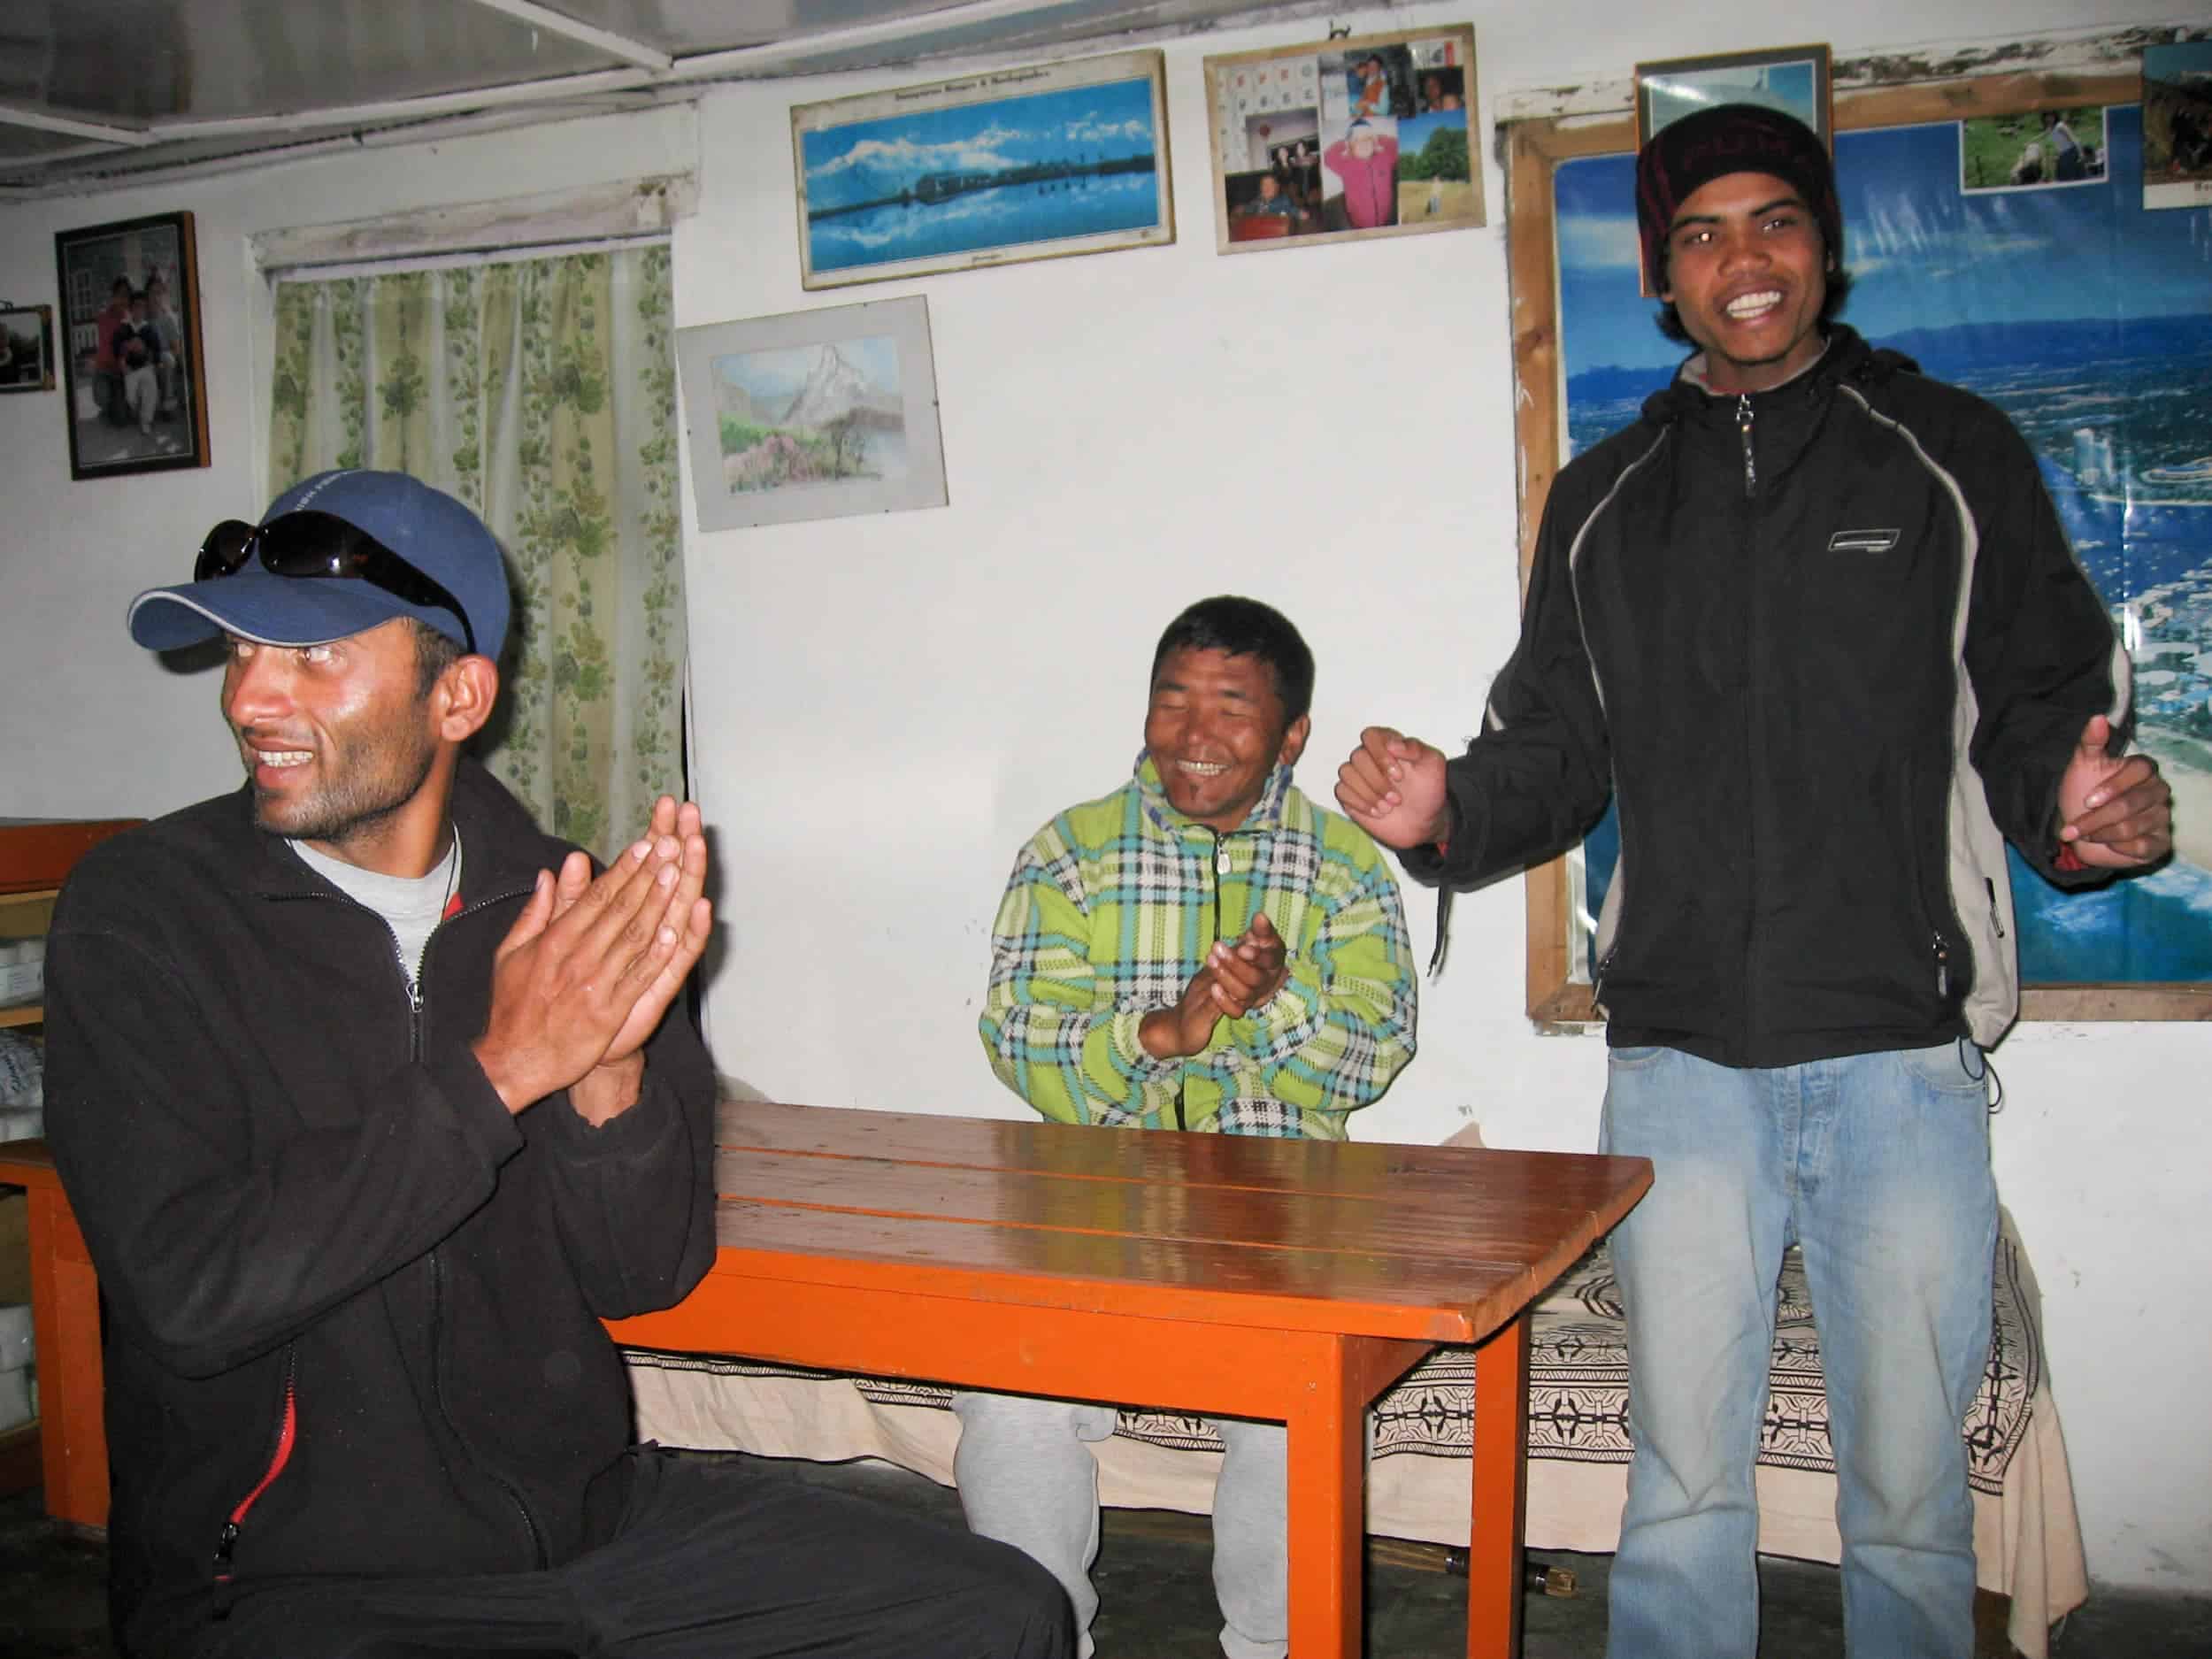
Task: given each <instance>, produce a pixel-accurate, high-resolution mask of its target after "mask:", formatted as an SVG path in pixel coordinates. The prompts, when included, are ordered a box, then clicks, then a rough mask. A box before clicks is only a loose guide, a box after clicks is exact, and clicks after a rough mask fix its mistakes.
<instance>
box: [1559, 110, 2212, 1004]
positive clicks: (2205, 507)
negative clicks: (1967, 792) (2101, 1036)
mask: <svg viewBox="0 0 2212 1659" xmlns="http://www.w3.org/2000/svg"><path fill="white" fill-rule="evenodd" d="M2093 113H2094V112H2092V114H2093ZM1977 125H1978V126H1981V127H1986V123H1985V122H1982V123H1978V124H1977ZM2012 128H2013V130H2008V131H2007V132H2005V133H2004V134H2001V135H1999V134H1990V133H1987V132H1982V133H1977V134H1965V133H1962V127H1961V124H1960V123H1956V122H1945V123H1940V124H1935V125H1928V126H1915V127H1886V128H1881V129H1878V130H1875V131H1870V132H1847V133H1839V134H1837V137H1836V145H1835V152H1836V174H1837V184H1838V188H1839V191H1840V193H1841V196H1842V198H1843V220H1844V242H1845V247H1844V264H1845V265H1846V267H1847V269H1848V270H1849V271H1850V273H1851V274H1852V276H1853V279H1854V282H1855V286H1854V287H1853V289H1852V292H1851V297H1850V301H1849V303H1848V304H1847V306H1846V308H1845V310H1844V312H1843V320H1844V321H1846V322H1847V323H1849V324H1851V325H1852V326H1854V327H1855V328H1857V329H1858V331H1859V332H1860V333H1861V334H1864V335H1865V336H1866V337H1867V338H1868V339H1869V340H1870V341H1871V342H1873V343H1875V344H1876V345H1879V346H1889V347H1893V348H1894V349H1897V350H1900V351H1902V352H1904V353H1906V354H1907V355H1908V356H1909V357H1913V358H1915V359H1916V360H1917V361H1918V363H1919V364H1920V366H1921V367H1922V369H1923V370H1924V371H1925V372H1926V373H1929V374H1932V375H1934V376H1936V377H1937V378H1939V379H1940V380H1947V381H1950V382H1951V383H1953V384H1954V385H1957V386H1962V387H1964V388H1968V389H1969V390H1971V391H1973V392H1976V393H1978V394H1979V395H1980V396H1983V397H1985V398H1987V399H1988V400H1989V401H1990V402H1992V403H1994V404H1996V405H1997V406H1998V407H1999V408H2001V409H2002V410H2003V411H2005V412H2006V414H2008V415H2009V416H2010V417H2011V418H2012V420H2013V422H2014V424H2015V425H2016V426H2018V427H2019V429H2020V431H2021V433H2022V434H2024V436H2025V437H2026V439H2027V441H2028V442H2029V444H2030V446H2031V447H2032V449H2034V451H2035V454H2036V458H2037V461H2038V464H2039V466H2040V468H2041V471H2042V474H2043V481H2044V484H2045V486H2046V487H2047V488H2048V489H2049V491H2050V494H2051V499H2052V501H2053V502H2054V503H2055V504H2056V506H2057V509H2058V512H2059V516H2060V518H2061V519H2062V521H2063V523H2064V524H2065V526H2066V530H2067V534H2069V535H2070V537H2071V538H2072V541H2073V544H2074V550H2075V552H2076V553H2077V554H2078V556H2079V557H2080V559H2081V561H2082V564H2083V566H2084V567H2085V569H2086V571H2087V572H2088V573H2089V576H2090V579H2091V580H2093V582H2094V583H2095V584H2096V587H2097V590H2098V592H2099V593H2100V594H2101V595H2102V596H2103V598H2104V600H2105V603H2106V604H2107V605H2108V607H2109V608H2110V610H2111V611H2112V615H2113V618H2114V620H2115V622H2116V625H2117V626H2118V627H2119V629H2120V631H2121V635H2122V638H2123V639H2124V641H2125V642H2126V644H2127V648H2128V650H2129V652H2130V654H2131V657H2132V658H2133V661H2134V666H2135V706H2136V718H2137V725H2136V733H2135V735H2136V741H2137V743H2138V744H2139V746H2140V747H2141V748H2142V749H2144V750H2146V751H2147V752H2148V753H2150V754H2152V755H2154V756H2156V757H2158V761H2159V764H2161V766H2162V768H2163V769H2164V771H2165V773H2166V775H2167V777H2168V778H2169V779H2170V780H2171V782H2172V784H2173V790H2174V843H2175V856H2174V857H2173V858H2172V860H2171V861H2170V863H2168V864H2166V865H2165V866H2164V867H2163V868H2162V869H2160V870H2157V871H2155V872H2152V873H2150V874H2148V875H2146V876H2140V877H2136V878H2133V879H2128V880H2124V881H2115V882H2111V883H2108V885H2106V886H2104V887H2101V888H2096V889H2092V890H2090V891H2086V892H2080V891H2077V892H2071V893H2063V892H2061V891H2060V890H2059V889H2057V888H2055V887H2052V886H2050V885H2049V884H2048V883H2047V882H2046V881H2045V880H2044V879H2042V878H2041V877H2040V876H2039V875H2038V874H2036V873H2035V872H2034V871H2032V869H2031V868H2030V867H2029V866H2028V865H2027V864H2024V863H2023V862H2021V861H2020V859H2019V858H2018V856H2016V855H2014V856H2013V857H2012V889H2013V901H2014V904H2015V907H2016V913H2017V918H2018V922H2019V945H2020V965H2021V977H2022V979H2023V980H2024V982H2026V983H2028V984H2072V983H2119V984H2144V983H2154V982H2162V983H2172V982H2199V981H2212V208H2200V209H2195V210H2193V211H2182V212H2176V211H2145V208H2144V204H2143V197H2142V188H2141V182H2140V181H2141V180H2142V178H2143V169H2142V134H2143V126H2142V114H2141V110H2140V108H2139V106H2138V105H2134V104H2123V105H2112V106H2108V107H2107V108H2105V109H2104V110H2103V111H2101V119H2091V118H2090V117H2085V115H2084V114H2083V112H2079V111H2061V112H2059V119H2055V120H2053V119H2045V118H2044V117H2042V116H2040V115H2038V114H2027V115H2024V116H2021V117H2018V118H2016V119H2014V120H2013V123H2012ZM2000 136H2001V138H2002V141H2003V146H2004V149H2005V161H2006V165H2005V169H2004V172H2003V174H2002V176H2001V178H2000V179H1998V180H1996V182H1997V184H1998V186H1999V188H1962V179H1963V176H1964V173H1963V170H1962V142H1964V141H1968V140H1971V141H1972V142H1980V143H1984V144H1985V145H1986V144H1993V143H1995V142H1997V139H1998V138H1999V137H2000ZM2031 173H2032V174H2034V175H2035V176H2033V177H2030V176H2029V175H2030V174H2031ZM1555 209H1556V213H1557V226H1558V254H1559V266H1558V269H1559V295H1560V317H1561V344H1562V349H1563V357H1564V368H1565V373H1566V392H1567V428H1568V442H1569V445H1570V449H1571V451H1572V452H1574V453H1579V452H1580V451H1582V450H1583V449H1588V448H1589V447H1590V446H1591V445H1593V444H1594V443H1596V442H1598V441H1599V440H1600V439H1601V438H1603V437H1605V436H1606V435H1607V434H1609V433H1612V432H1615V431H1617V430H1618V429H1619V428H1620V427H1622V426H1626V425H1627V424H1628V423H1629V422H1630V421H1631V420H1632V419H1634V418H1635V415H1636V412H1637V410H1638V408H1639V407H1640V404H1641V403H1642V402H1643V400H1644V399H1645V398H1646V397H1647V396H1650V395H1651V394H1652V393H1653V392H1655V391H1657V390H1658V389H1660V388H1662V387H1663V386H1664V385H1665V384H1666V382H1667V380H1669V379H1670V378H1671V376H1672V374H1673V373H1674V370H1675V367H1676V365H1678V363H1679V362H1680V360H1681V357H1682V356H1683V350H1682V348H1680V347H1678V346H1676V345H1674V344H1673V343H1671V342H1669V341H1667V340H1665V339H1664V338H1663V337H1662V336H1661V335H1660V334H1659V332H1658V330H1657V329H1656V328H1655V326H1654V325H1653V319H1654V317H1655V314H1656V311H1657V307H1656V305H1655V303H1653V302H1651V301H1649V300H1644V299H1639V298H1638V297H1637V292H1636V289H1637V256H1638V247H1637V240H1636V212H1635V178H1634V162H1633V158H1632V157H1629V156H1625V155H1618V156H1603V157H1592V158H1589V159H1586V160H1578V161H1571V162H1567V163H1563V164H1562V165H1560V167H1559V168H1558V170H1557V173H1556V175H1555ZM1617 848H1618V834H1617V826H1616V824H1615V822H1614V819H1613V817H1612V815H1611V814H1610V813H1609V814H1608V815H1607V818H1606V821H1605V822H1604V823H1603V824H1601V826H1599V827H1598V829H1597V830H1595V831H1594V832H1593V833H1592V834H1591V836H1590V838H1589V840H1588V841H1586V843H1585V846H1584V849H1583V868H1582V875H1581V880H1580V883H1579V888H1580V891H1579V893H1578V900H1577V904H1576V911H1577V914H1576V916H1575V918H1574V921H1573V926H1574V928H1575V939H1574V946H1575V948H1574V949H1573V951H1572V953H1571V955H1572V958H1573V961H1574V963H1575V970H1574V972H1575V977H1576V978H1578V979H1583V980H1585V981H1586V980H1587V979H1588V978H1589V969H1590V963H1589V953H1590V944H1591V938H1592V933H1593V918H1595V916H1596V915H1597V913H1598V909H1599V906H1600V904H1601V902H1602V900H1603V896H1604V892H1605V888H1606V887H1607V885H1608V883H1609V879H1610V877H1611V873H1612V866H1613V861H1614V858H1615V856H1616V853H1617Z"/></svg>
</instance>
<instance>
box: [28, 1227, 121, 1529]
mask: <svg viewBox="0 0 2212 1659" xmlns="http://www.w3.org/2000/svg"><path fill="white" fill-rule="evenodd" d="M30 1222H31V1226H30V1233H31V1238H30V1244H31V1331H32V1339H33V1340H34V1341H35V1343H36V1345H37V1354H38V1411H39V1430H38V1433H39V1449H40V1454H41V1458H42V1462H43V1464H44V1474H45V1481H46V1513H47V1514H49V1515H50V1516H52V1517H54V1518H55V1519H56V1520H58V1521H68V1522H72V1523H73V1524H75V1525H79V1526H91V1527H101V1526H105V1525H107V1520H108V1448H107V1433H106V1429H105V1425H104V1424H103V1423H102V1421H101V1409H102V1404H101V1394H102V1389H103V1386H104V1375H103V1368H102V1364H101V1359H100V1286H99V1280H98V1279H97V1277H96V1275H95V1274H94V1272H93V1271H92V1256H91V1254H90V1252H89V1251H88V1250H87V1249H86V1248H85V1242H84V1234H83V1233H80V1232H79V1231H78V1230H77V1220H76V1217H75V1216H74V1215H73V1214H72V1213H71V1211H70V1209H69V1201H68V1200H67V1199H65V1198H64V1197H63V1196H62V1194H61V1192H60V1190H59V1189H58V1188H57V1187H42V1188H41V1187H34V1188H33V1189H32V1190H31V1215H30Z"/></svg>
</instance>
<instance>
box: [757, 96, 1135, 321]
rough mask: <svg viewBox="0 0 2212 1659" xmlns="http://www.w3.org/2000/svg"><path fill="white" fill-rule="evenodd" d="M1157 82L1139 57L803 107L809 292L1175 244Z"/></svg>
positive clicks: (803, 239) (800, 131)
mask: <svg viewBox="0 0 2212 1659" xmlns="http://www.w3.org/2000/svg"><path fill="white" fill-rule="evenodd" d="M1161 84H1162V83H1161V78H1160V58H1159V54H1158V53H1156V52H1131V53H1125V54H1122V55H1121V56H1119V57H1117V58H1094V59H1089V60H1086V61H1084V62H1080V63H1074V64H1056V65H1049V66H1048V67H1040V68H1035V69H1023V70H1010V71H1003V72H999V73H991V74H986V75H979V76H972V77H969V78H967V79H965V80H961V81H945V82H941V83H939V84H938V85H936V86H932V87H916V88H903V89H902V90H900V91H897V92H889V93H875V94H871V95H868V96H864V97H858V98H849V99H839V100H835V101H833V102H830V103H826V104H802V105H800V106H799V107H798V108H797V109H795V110H794V111H792V129H793V135H794V139H795V145H796V148H797V150H798V165H799V174H800V201H799V211H800V215H801V221H802V222H801V226H800V243H801V250H802V254H803V273H802V280H803V285H804V286H805V287H807V288H827V287H834V286H837V285H839V284H841V283H845V282H855V281H877V280H885V279H887V278H891V277H904V276H913V275H918V274H920V273H924V272H928V271H946V270H964V269H968V268H970V267H972V266H974V265H988V264H1001V263H1005V262H1008V261H1010V260H1017V259H1036V258H1044V257H1052V256H1054V255H1058V254H1066V253H1093V252H1101V251H1104V250H1108V249H1112V248H1122V247H1134V246H1141V245H1144V244H1147V243H1151V242H1171V241H1172V240H1173V239H1174V219H1173V216H1172V214H1171V212H1170V211H1169V209H1168V190H1167V186H1166V183H1165V179H1166V173H1165V169H1164V166H1163V165H1162V164H1163V161H1164V157H1163V155H1162V148H1163V146H1162V142H1161V134H1162V132H1163V128H1164V116H1163V105H1162V101H1161Z"/></svg>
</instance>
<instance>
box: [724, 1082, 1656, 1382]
mask: <svg viewBox="0 0 2212 1659" xmlns="http://www.w3.org/2000/svg"><path fill="white" fill-rule="evenodd" d="M716 1139H717V1141H718V1152H717V1156H716V1164H715V1171H716V1187H717V1190H718V1192H719V1193H720V1194H721V1211H720V1217H719V1234H720V1242H721V1245H722V1248H723V1259H722V1262H721V1263H720V1269H721V1271H730V1272H737V1273H742V1274H746V1275H749V1276H757V1277H759V1276H772V1277H776V1278H780V1279H797V1280H803V1281H805V1282H810V1283H815V1284H822V1285H852V1286H871V1287H873V1288H881V1287H882V1286H883V1285H884V1284H885V1283H886V1280H887V1278H889V1279H891V1280H892V1281H893V1282H895V1283H902V1284H905V1285H906V1286H909V1287H910V1288H911V1289H912V1290H913V1292H914V1294H918V1295H950V1296H957V1297H961V1298H964V1299H967V1300H971V1301H987V1302H1015V1303H1023V1304H1027V1305H1032V1306H1037V1307H1064V1308H1083V1309H1088V1310H1099V1311H1107V1312H1124V1313H1132V1314H1141V1315H1145V1316H1148V1317H1169V1318H1189V1319H1197V1320H1202V1321H1206V1322H1210V1323H1219V1324H1235V1325H1265V1326H1268V1327H1271V1328H1279V1329H1285V1330H1314V1331H1329V1332H1340V1333H1345V1334H1348V1335H1361V1336H1377V1337H1392V1338H1402V1339H1416V1340H1427V1341H1438V1342H1474V1341H1479V1340H1481V1339H1483V1338H1484V1337H1486V1336H1487V1335H1488V1334H1489V1333H1491V1332H1492V1331H1494V1330H1495V1329H1496V1328H1497V1327H1498V1326H1499V1325H1502V1324H1503V1323H1504V1322H1505V1321H1506V1320H1508V1319H1509V1318H1511V1317H1513V1316H1514V1314H1516V1313H1517V1312H1518V1311H1519V1310H1520V1309H1521V1308H1522V1307H1523V1306H1525V1304H1526V1303H1527V1302H1529V1301H1531V1300H1532V1299H1533V1298H1534V1297H1535V1296H1537V1295H1539V1294H1541V1292H1542V1291H1543V1289H1544V1287H1545V1286H1548V1284H1550V1283H1551V1281H1552V1280H1553V1279H1556V1278H1557V1277H1558V1276H1559V1274H1560V1273H1562V1272H1563V1271H1565V1270H1566V1268H1567V1267H1568V1266H1569V1265H1570V1264H1571V1263H1573V1262H1574V1260H1575V1259H1576V1258H1577V1257H1578V1256H1580V1255H1581V1254H1582V1252H1583V1251H1584V1250H1586V1249H1587V1248H1589V1246H1590V1245H1591V1244H1593V1243H1594V1242H1595V1241H1596V1240H1598V1239H1599V1238H1600V1237H1601V1236H1602V1235H1603V1233H1605V1232H1606V1231H1607V1230H1608V1229H1609V1228H1610V1227H1611V1226H1612V1225H1614V1224H1615V1223H1616V1222H1617V1221H1618V1220H1619V1219H1620V1218H1621V1217H1623V1216H1624V1215H1625V1214H1627V1212H1628V1211H1629V1210H1630V1209H1631V1208H1632V1207H1633V1205H1634V1203H1635V1202H1636V1200H1637V1199H1638V1198H1639V1197H1640V1196H1641V1195H1642V1194H1643V1192H1644V1191H1645V1189H1646V1188H1647V1187H1649V1186H1650V1185H1651V1166H1650V1164H1648V1163H1647V1161H1646V1160H1644V1159H1641V1158H1610V1157H1599V1156H1589V1155H1585V1154H1578V1153H1556V1152H1502V1151H1489V1150H1485V1149H1481V1148H1460V1147H1413V1146H1399V1145H1392V1144H1386V1143H1375V1142H1331V1141H1271V1140H1262V1139H1258V1138H1254V1137H1245V1136H1231V1135H1219V1134H1172V1133H1144V1132H1131V1133H1117V1132H1114V1131H1110V1130H1102V1129H1097V1128H1090V1127H1079V1126H1073V1125H1064V1124H1054V1123H1045V1122H1039V1121H1027V1122H1005V1121H999V1120H995V1119H982V1118H945V1117H936V1116H931V1115H926V1114H915V1113H901V1112H880V1111H867V1110H858V1109H855V1108H843V1107H838V1108H828V1107H812V1106H790V1105H779V1104H772V1103H767V1102H724V1103H723V1105H722V1106H721V1108H720V1109H719V1111H718V1118H717V1134H716Z"/></svg>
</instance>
